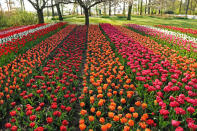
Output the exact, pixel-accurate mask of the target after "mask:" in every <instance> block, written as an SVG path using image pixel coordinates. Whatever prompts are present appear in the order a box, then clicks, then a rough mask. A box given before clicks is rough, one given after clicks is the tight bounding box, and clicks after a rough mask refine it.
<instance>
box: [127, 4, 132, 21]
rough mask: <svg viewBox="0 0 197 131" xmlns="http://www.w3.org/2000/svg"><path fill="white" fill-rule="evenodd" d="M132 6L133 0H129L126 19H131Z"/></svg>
mask: <svg viewBox="0 0 197 131" xmlns="http://www.w3.org/2000/svg"><path fill="white" fill-rule="evenodd" d="M132 6H133V0H130V1H129V9H128V17H127V20H131V10H132Z"/></svg>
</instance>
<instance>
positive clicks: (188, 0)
mask: <svg viewBox="0 0 197 131" xmlns="http://www.w3.org/2000/svg"><path fill="white" fill-rule="evenodd" d="M189 3H190V0H187V6H186V10H185V14H186V16H187V13H188V9H189Z"/></svg>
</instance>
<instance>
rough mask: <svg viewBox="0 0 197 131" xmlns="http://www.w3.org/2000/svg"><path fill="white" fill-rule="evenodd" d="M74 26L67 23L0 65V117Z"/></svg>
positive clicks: (18, 96) (3, 115)
mask: <svg viewBox="0 0 197 131" xmlns="http://www.w3.org/2000/svg"><path fill="white" fill-rule="evenodd" d="M75 27H76V25H69V26H67V27H66V28H64V29H62V30H61V31H59V32H58V33H56V34H54V35H53V36H51V37H49V38H47V39H46V40H45V41H42V42H41V43H39V44H37V45H36V46H34V47H32V48H31V49H29V50H28V51H27V52H26V53H24V54H22V55H19V56H18V57H16V58H15V60H14V61H12V62H11V63H9V64H7V65H6V66H3V67H0V82H1V84H0V114H1V119H4V117H5V116H6V115H7V114H6V112H7V111H9V107H10V103H12V102H13V101H15V100H18V99H19V98H20V95H19V94H20V93H22V92H23V90H26V86H25V85H26V83H28V80H29V79H30V77H31V75H32V73H33V72H38V71H37V68H38V67H40V66H41V65H42V63H43V61H44V60H45V58H47V57H48V56H49V55H50V53H51V52H52V51H53V50H54V49H55V48H56V47H57V46H58V45H59V44H60V42H61V41H62V40H63V39H64V38H65V37H66V36H67V35H68V34H69V33H70V32H71V31H72V30H73V29H74V28H75Z"/></svg>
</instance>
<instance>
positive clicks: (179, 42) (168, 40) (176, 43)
mask: <svg viewBox="0 0 197 131" xmlns="http://www.w3.org/2000/svg"><path fill="white" fill-rule="evenodd" d="M127 26H128V27H129V28H131V29H134V30H137V31H139V32H142V33H145V34H146V35H148V36H151V37H153V38H154V40H156V41H158V42H161V43H162V44H166V45H168V46H169V47H170V48H173V49H175V50H177V51H181V53H182V55H183V56H184V55H185V54H186V55H187V56H188V57H194V58H197V55H196V52H197V43H194V42H192V41H188V40H184V39H182V38H179V37H176V36H174V35H169V34H166V33H163V32H161V31H158V30H155V29H151V28H148V27H145V26H141V25H136V24H128V25H127Z"/></svg>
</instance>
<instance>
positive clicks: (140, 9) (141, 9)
mask: <svg viewBox="0 0 197 131" xmlns="http://www.w3.org/2000/svg"><path fill="white" fill-rule="evenodd" d="M142 3H143V0H141V6H140V15H142Z"/></svg>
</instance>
